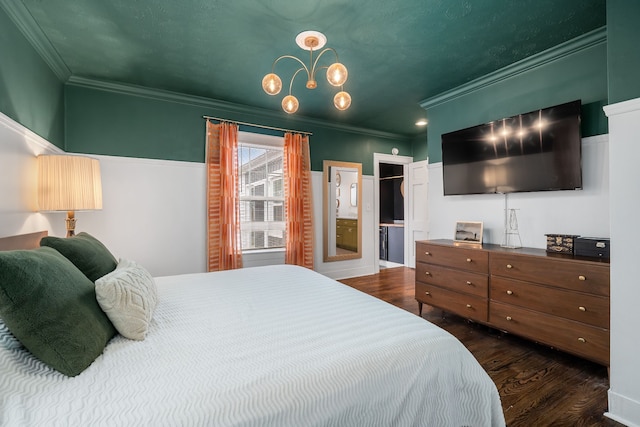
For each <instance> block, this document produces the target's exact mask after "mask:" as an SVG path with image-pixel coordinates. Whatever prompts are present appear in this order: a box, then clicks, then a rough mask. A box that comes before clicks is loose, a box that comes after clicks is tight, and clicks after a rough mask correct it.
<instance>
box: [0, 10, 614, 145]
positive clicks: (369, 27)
mask: <svg viewBox="0 0 640 427" xmlns="http://www.w3.org/2000/svg"><path fill="white" fill-rule="evenodd" d="M1 4H2V6H3V7H4V8H5V9H6V10H7V11H8V12H9V14H10V16H11V17H12V19H13V20H14V22H16V23H17V24H18V25H19V27H20V28H21V29H22V31H23V32H25V33H29V32H31V33H32V34H31V35H29V34H26V35H27V36H28V38H29V39H30V40H39V42H38V43H37V44H39V51H40V53H41V55H43V57H45V59H46V60H47V62H49V63H50V65H51V66H52V68H54V69H55V70H57V71H58V75H60V74H62V75H63V78H67V77H68V76H70V75H71V76H76V77H83V78H89V79H97V80H106V81H113V82H120V83H126V84H134V85H140V86H146V87H151V88H159V89H164V90H169V91H175V92H180V93H184V94H190V95H198V96H203V97H208V98H214V99H218V100H223V101H228V102H232V103H236V104H242V105H247V106H252V107H260V108H266V109H271V110H275V111H281V109H280V100H281V97H282V96H283V95H284V93H281V95H279V96H276V97H271V96H268V95H266V94H265V93H264V92H263V91H262V89H261V86H260V83H261V80H262V77H263V76H264V74H266V73H268V72H269V71H270V70H271V65H272V63H273V61H274V59H275V58H276V57H278V56H280V55H283V54H291V55H296V56H298V57H300V58H301V59H303V60H305V61H306V60H307V55H308V53H307V52H304V51H302V50H301V49H299V48H298V47H297V45H296V44H295V41H294V39H295V36H296V35H297V34H298V33H299V32H301V31H304V30H309V29H313V30H318V31H321V32H323V33H324V34H325V35H326V36H327V38H328V43H327V46H330V47H333V48H335V49H336V50H337V52H338V54H339V55H340V60H341V62H343V63H344V64H345V65H346V66H347V67H348V69H349V80H348V81H347V83H346V85H345V90H346V91H348V92H349V93H350V94H351V96H352V99H353V103H352V106H351V108H350V109H349V110H347V111H344V112H339V111H337V110H335V109H334V108H333V105H332V98H333V94H334V93H335V90H334V88H333V87H331V86H329V85H328V84H327V83H326V80H324V78H322V79H320V78H318V83H319V84H318V88H317V89H316V90H315V91H310V90H308V89H306V88H305V87H304V79H303V78H300V76H299V77H298V78H297V79H296V81H295V84H294V88H293V92H294V95H296V96H297V97H298V99H299V100H300V109H299V110H298V113H297V114H298V115H303V116H307V117H313V118H319V119H325V120H330V121H334V122H338V123H342V124H348V125H354V126H359V127H366V128H370V129H375V130H381V131H388V132H393V133H398V134H406V135H411V134H415V133H419V132H421V130H420V129H417V128H416V127H415V126H414V122H415V121H416V120H417V119H418V118H420V117H424V116H425V111H424V110H423V109H422V108H420V106H419V102H420V101H422V100H424V99H427V98H430V97H432V96H435V95H437V94H439V93H442V92H444V91H446V90H449V89H452V88H454V87H457V86H459V85H462V84H464V83H466V82H469V81H471V80H473V79H475V78H478V77H481V76H483V75H486V74H488V73H490V72H492V71H495V70H497V69H500V68H502V67H504V66H506V65H509V64H511V63H514V62H516V61H519V60H521V59H524V58H526V57H528V56H531V55H533V54H535V53H538V52H541V51H543V50H546V49H548V48H551V47H553V46H556V45H558V44H560V43H562V42H565V41H567V40H570V39H572V38H575V37H577V36H579V35H581V34H584V33H587V32H589V31H591V30H594V29H596V28H599V27H602V26H604V25H605V0H399V1H389V0H324V1H309V0H297V1H292V0H266V1H252V0H232V1H231V0H228V1H222V0H109V1H107V0H66V1H43V0H1ZM19 21H20V22H19ZM285 65H289V67H287V66H285ZM292 66H293V61H290V63H286V62H284V63H279V64H278V67H277V68H276V72H277V73H279V74H280V75H281V77H282V79H283V83H284V85H285V86H286V85H288V81H289V76H290V75H291V74H292V72H293V71H292ZM61 70H62V71H61ZM285 91H286V89H283V92H285ZM282 114H283V115H285V113H284V112H282ZM422 132H423V130H422Z"/></svg>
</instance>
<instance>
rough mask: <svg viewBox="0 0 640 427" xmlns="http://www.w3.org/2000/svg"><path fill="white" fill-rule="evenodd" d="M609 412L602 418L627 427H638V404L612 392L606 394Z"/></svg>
mask: <svg viewBox="0 0 640 427" xmlns="http://www.w3.org/2000/svg"><path fill="white" fill-rule="evenodd" d="M608 396H609V411H608V412H605V413H604V416H605V417H607V418H610V419H612V420H614V421H617V422H619V423H622V424H624V425H626V426H628V427H640V424H638V423H639V422H640V402H638V401H637V400H633V399H630V398H629V397H627V396H623V395H621V394H619V393H616V392H614V391H612V390H609V392H608Z"/></svg>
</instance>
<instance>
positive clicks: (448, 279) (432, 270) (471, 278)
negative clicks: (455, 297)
mask: <svg viewBox="0 0 640 427" xmlns="http://www.w3.org/2000/svg"><path fill="white" fill-rule="evenodd" d="M416 280H417V281H419V282H424V283H428V284H432V285H436V286H439V287H441V288H446V289H449V290H452V291H455V292H464V293H466V294H472V295H477V296H479V297H482V298H487V296H488V294H489V276H488V275H486V274H480V273H473V272H470V271H465V270H453V269H451V268H446V267H441V266H439V265H435V264H425V263H423V262H418V263H416Z"/></svg>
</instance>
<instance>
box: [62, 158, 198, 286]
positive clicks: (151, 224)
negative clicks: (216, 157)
mask: <svg viewBox="0 0 640 427" xmlns="http://www.w3.org/2000/svg"><path fill="white" fill-rule="evenodd" d="M94 157H96V158H97V159H99V160H100V169H101V173H102V192H103V209H102V210H101V211H94V212H80V213H78V214H76V218H77V219H78V223H77V225H76V232H78V231H87V232H88V233H90V234H93V233H95V235H96V237H98V238H99V239H100V240H101V241H102V242H103V243H104V244H105V245H106V246H107V247H108V248H109V249H110V250H111V252H113V254H114V256H116V258H120V257H121V258H127V259H132V260H135V261H137V262H139V263H140V264H142V265H143V266H145V267H146V268H147V269H148V270H149V271H150V272H151V274H152V275H154V276H166V275H173V274H182V273H196V272H203V271H206V196H205V186H206V168H205V165H204V164H203V163H192V162H176V161H167V160H150V159H136V158H129V157H115V156H94ZM63 218H64V215H62V216H60V221H63Z"/></svg>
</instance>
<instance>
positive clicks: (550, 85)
mask: <svg viewBox="0 0 640 427" xmlns="http://www.w3.org/2000/svg"><path fill="white" fill-rule="evenodd" d="M456 92H457V93H458V94H459V95H458V96H455V97H454V96H452V97H450V98H449V99H448V100H444V102H441V103H439V104H436V105H434V106H433V107H428V106H427V108H426V110H427V117H428V119H429V126H428V131H427V134H428V141H429V145H428V148H427V152H428V155H429V162H430V163H436V162H440V161H442V149H441V145H440V144H441V136H442V134H443V133H447V132H451V131H455V130H458V129H464V128H467V127H470V126H475V125H478V124H482V123H486V122H489V121H492V120H496V119H501V118H503V117H510V116H513V115H517V114H521V113H526V112H529V111H533V110H537V109H539V108H545V107H550V106H553V105H557V104H562V103H564V102H568V101H573V100H576V99H581V100H582V104H583V111H582V131H583V133H582V135H583V136H592V135H598V134H603V133H607V132H608V124H607V119H606V117H605V115H604V112H603V111H602V106H604V105H606V104H607V43H606V41H605V40H602V42H598V43H595V44H592V45H591V46H590V47H586V48H584V49H581V50H577V51H576V52H573V53H571V54H568V55H565V56H560V57H559V58H557V59H554V60H551V61H548V62H542V63H541V64H540V65H536V66H533V67H528V68H526V69H524V70H523V71H521V72H519V73H516V74H514V75H512V76H509V77H506V78H504V79H496V80H495V81H492V82H490V83H489V84H484V85H480V86H479V87H478V88H477V89H472V90H468V91H465V88H464V87H462V88H457V89H456ZM426 102H428V101H425V102H423V105H425V103H426Z"/></svg>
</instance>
